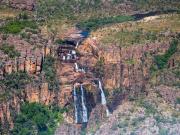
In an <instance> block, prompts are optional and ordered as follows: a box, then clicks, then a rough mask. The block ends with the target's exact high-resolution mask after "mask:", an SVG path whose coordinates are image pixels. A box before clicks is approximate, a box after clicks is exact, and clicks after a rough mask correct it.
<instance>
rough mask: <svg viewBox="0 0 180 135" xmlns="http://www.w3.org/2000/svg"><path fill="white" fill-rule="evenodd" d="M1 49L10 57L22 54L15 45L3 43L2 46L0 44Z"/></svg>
mask: <svg viewBox="0 0 180 135" xmlns="http://www.w3.org/2000/svg"><path fill="white" fill-rule="evenodd" d="M0 50H2V51H3V52H4V53H5V54H7V55H8V56H9V57H10V58H15V57H19V56H20V53H19V52H18V51H16V50H15V47H14V46H13V45H8V44H3V45H2V46H0Z"/></svg>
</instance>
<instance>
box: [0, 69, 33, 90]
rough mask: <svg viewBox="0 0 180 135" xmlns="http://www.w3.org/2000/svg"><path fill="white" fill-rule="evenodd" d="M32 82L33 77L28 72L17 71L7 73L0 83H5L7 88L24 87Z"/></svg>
mask: <svg viewBox="0 0 180 135" xmlns="http://www.w3.org/2000/svg"><path fill="white" fill-rule="evenodd" d="M30 82H31V77H29V76H28V74H27V73H26V72H16V73H11V74H6V75H5V77H4V79H1V80H0V84H2V85H4V86H5V87H6V89H8V90H11V89H16V90H18V89H24V88H25V86H26V84H28V83H30Z"/></svg>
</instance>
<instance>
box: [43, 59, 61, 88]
mask: <svg viewBox="0 0 180 135" xmlns="http://www.w3.org/2000/svg"><path fill="white" fill-rule="evenodd" d="M42 70H43V71H44V73H45V78H46V81H47V82H48V84H49V89H50V90H55V89H58V80H57V78H56V69H55V59H54V58H53V57H51V56H48V57H46V58H45V61H44V63H43V68H42Z"/></svg>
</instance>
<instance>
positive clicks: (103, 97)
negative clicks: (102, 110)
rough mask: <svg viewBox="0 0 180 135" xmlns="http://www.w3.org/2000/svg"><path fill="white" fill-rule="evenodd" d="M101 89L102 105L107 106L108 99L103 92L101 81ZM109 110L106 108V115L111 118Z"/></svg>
mask: <svg viewBox="0 0 180 135" xmlns="http://www.w3.org/2000/svg"><path fill="white" fill-rule="evenodd" d="M99 89H100V90H101V104H102V105H105V106H106V103H107V102H106V97H105V94H104V91H103V88H102V83H101V81H100V80H99ZM109 114H110V113H109V110H108V108H107V106H106V115H107V116H109Z"/></svg>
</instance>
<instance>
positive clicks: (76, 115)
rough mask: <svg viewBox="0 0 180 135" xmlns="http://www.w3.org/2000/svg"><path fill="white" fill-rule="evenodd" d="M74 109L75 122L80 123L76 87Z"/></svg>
mask: <svg viewBox="0 0 180 135" xmlns="http://www.w3.org/2000/svg"><path fill="white" fill-rule="evenodd" d="M73 95H74V108H75V122H76V123H78V111H77V94H76V87H75V86H74V91H73Z"/></svg>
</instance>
